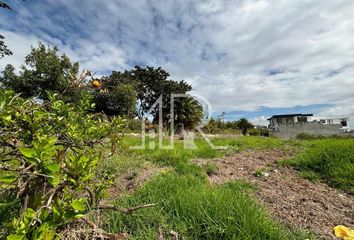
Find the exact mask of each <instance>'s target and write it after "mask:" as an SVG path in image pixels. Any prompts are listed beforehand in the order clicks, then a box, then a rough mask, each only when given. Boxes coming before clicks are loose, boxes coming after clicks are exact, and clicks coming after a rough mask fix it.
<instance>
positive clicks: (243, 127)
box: [237, 118, 254, 135]
mask: <svg viewBox="0 0 354 240" xmlns="http://www.w3.org/2000/svg"><path fill="white" fill-rule="evenodd" d="M237 127H238V128H239V129H240V131H241V134H242V135H246V134H247V131H248V129H251V128H253V127H254V126H253V125H252V124H251V123H250V122H249V121H248V120H247V119H246V118H241V119H240V120H238V121H237Z"/></svg>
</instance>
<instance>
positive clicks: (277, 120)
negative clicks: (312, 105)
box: [267, 114, 313, 130]
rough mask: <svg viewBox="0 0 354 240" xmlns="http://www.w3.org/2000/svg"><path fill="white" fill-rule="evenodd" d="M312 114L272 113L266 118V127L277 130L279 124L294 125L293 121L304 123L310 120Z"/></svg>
mask: <svg viewBox="0 0 354 240" xmlns="http://www.w3.org/2000/svg"><path fill="white" fill-rule="evenodd" d="M312 117H313V114H284V115H273V116H272V117H271V118H268V119H267V120H268V121H269V125H268V127H269V128H271V129H273V130H278V129H279V127H280V126H284V125H294V124H295V123H305V122H311V121H312Z"/></svg>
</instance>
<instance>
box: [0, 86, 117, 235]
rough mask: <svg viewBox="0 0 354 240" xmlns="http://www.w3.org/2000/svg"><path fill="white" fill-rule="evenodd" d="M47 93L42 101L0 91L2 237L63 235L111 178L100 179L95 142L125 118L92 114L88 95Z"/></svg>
mask: <svg viewBox="0 0 354 240" xmlns="http://www.w3.org/2000/svg"><path fill="white" fill-rule="evenodd" d="M47 96H48V98H49V101H46V102H44V103H43V104H41V105H38V104H36V103H35V102H34V101H33V100H32V99H28V100H26V99H22V98H20V97H19V96H18V95H14V94H13V93H12V92H9V91H0V132H1V135H0V149H1V152H0V212H1V215H2V216H4V217H1V219H0V221H1V222H0V228H1V229H2V232H1V233H0V234H1V235H0V238H1V239H3V238H5V236H7V239H48V240H50V239H54V238H57V236H58V233H59V232H60V229H61V228H62V227H63V226H64V225H65V224H68V223H71V222H73V221H75V219H78V218H81V217H83V216H85V214H87V213H88V212H90V211H91V209H93V208H95V206H96V204H98V202H99V200H100V198H101V192H102V189H104V187H105V186H106V185H107V184H108V181H103V180H102V179H103V177H102V179H100V181H95V179H94V178H95V175H96V167H97V164H98V161H99V160H100V158H101V156H100V152H98V151H97V150H96V149H95V148H94V147H95V145H97V144H98V143H100V142H101V141H102V140H103V139H104V138H106V137H107V136H109V134H110V133H112V132H115V131H116V130H117V129H119V126H120V119H113V120H112V122H108V121H107V119H106V117H104V116H102V115H92V114H87V111H88V110H90V109H91V108H92V107H93V106H91V103H90V102H91V101H90V99H88V98H83V99H81V100H80V102H79V104H77V105H72V104H66V103H64V102H63V101H62V100H59V99H57V95H52V94H50V93H49V92H47ZM101 174H103V175H104V173H101Z"/></svg>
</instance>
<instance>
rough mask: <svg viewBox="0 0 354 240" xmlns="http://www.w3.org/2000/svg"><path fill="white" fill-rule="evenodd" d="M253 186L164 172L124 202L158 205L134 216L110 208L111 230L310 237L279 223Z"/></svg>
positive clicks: (150, 234)
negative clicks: (212, 182)
mask: <svg viewBox="0 0 354 240" xmlns="http://www.w3.org/2000/svg"><path fill="white" fill-rule="evenodd" d="M252 189H253V186H252V185H250V184H248V183H246V182H243V181H233V182H229V183H227V184H224V185H222V186H211V185H209V184H208V183H207V182H206V181H203V180H201V179H200V178H197V177H194V176H192V175H179V174H175V173H168V174H161V175H159V176H157V177H156V178H155V179H153V180H152V181H150V182H148V183H147V184H145V185H144V186H143V187H142V188H140V189H139V190H138V191H137V192H136V193H135V194H133V195H132V196H128V197H126V198H124V199H121V200H118V201H117V204H119V205H123V206H127V207H129V206H136V205H141V204H145V203H155V204H156V206H155V207H153V208H149V209H142V210H140V211H138V212H135V213H134V214H132V215H123V214H121V213H117V212H106V219H105V221H104V222H105V223H106V224H105V228H106V230H108V231H111V232H128V233H129V234H130V235H131V236H132V239H157V234H158V232H159V229H163V230H165V231H166V232H169V231H171V230H173V231H175V232H177V233H179V234H180V235H181V236H183V237H184V238H185V239H242V240H244V239H262V240H264V239H282V240H284V239H305V238H311V236H310V235H309V234H306V233H303V232H300V231H291V230H289V229H288V228H286V227H284V226H282V225H280V224H278V223H276V222H275V221H274V220H273V219H271V218H270V217H269V216H268V215H267V214H266V212H265V210H264V209H263V208H262V207H261V206H260V204H259V203H258V202H256V201H255V200H254V199H253V198H252V197H250V196H249V194H248V192H249V191H251V190H252Z"/></svg>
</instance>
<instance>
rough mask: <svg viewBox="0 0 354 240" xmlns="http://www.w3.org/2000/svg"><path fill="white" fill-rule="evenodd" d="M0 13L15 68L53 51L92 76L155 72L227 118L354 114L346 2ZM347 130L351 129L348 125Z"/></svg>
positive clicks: (21, 5)
mask: <svg viewBox="0 0 354 240" xmlns="http://www.w3.org/2000/svg"><path fill="white" fill-rule="evenodd" d="M8 3H10V4H11V5H12V7H13V11H6V10H5V9H0V32H1V34H3V35H4V36H5V37H6V42H7V43H8V45H9V47H10V48H11V50H13V52H14V55H13V56H11V57H6V58H3V59H0V70H1V69H3V67H4V66H5V64H7V63H11V64H13V65H14V66H16V67H19V66H20V65H21V63H22V62H23V58H24V56H25V55H26V54H27V53H28V52H29V51H30V47H31V45H33V46H36V45H37V43H38V42H39V41H42V42H44V43H48V44H53V45H57V46H58V47H59V49H61V51H63V52H65V53H66V54H67V55H69V56H70V57H71V58H72V59H74V60H76V61H80V63H81V67H82V68H87V69H91V70H93V71H94V72H97V74H98V75H105V74H109V73H110V71H111V70H123V69H129V68H131V67H133V66H134V65H136V64H139V65H150V66H161V67H163V68H165V69H166V70H167V71H168V72H170V74H171V78H172V79H176V80H182V79H184V80H186V81H187V82H189V83H191V84H192V86H193V88H194V90H193V93H195V94H198V95H201V96H203V97H204V98H206V99H208V101H209V102H210V103H211V105H212V107H213V110H214V111H215V114H219V113H220V112H226V116H225V118H226V119H227V120H233V119H237V118H239V117H241V116H242V117H247V118H250V119H251V120H252V121H253V122H255V123H261V124H265V123H266V121H265V119H266V118H267V117H269V116H271V115H273V114H277V113H294V112H295V113H300V112H304V113H315V114H317V115H321V116H337V115H340V116H343V115H344V116H349V117H354V105H353V103H354V93H353V89H354V87H353V84H354V79H353V76H354V75H353V74H354V42H353V41H352V39H353V37H354V14H353V12H354V2H351V1H347V0H336V1H333V0H303V1H294V0H209V1H208V0H204V1H198V0H183V1H182V0H181V1H178V0H174V1H172V0H156V1H153V0H134V1H131V0H119V1H97V0H85V1H83V0H27V1H8ZM351 125H352V127H353V126H354V122H353V123H352V124H351Z"/></svg>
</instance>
